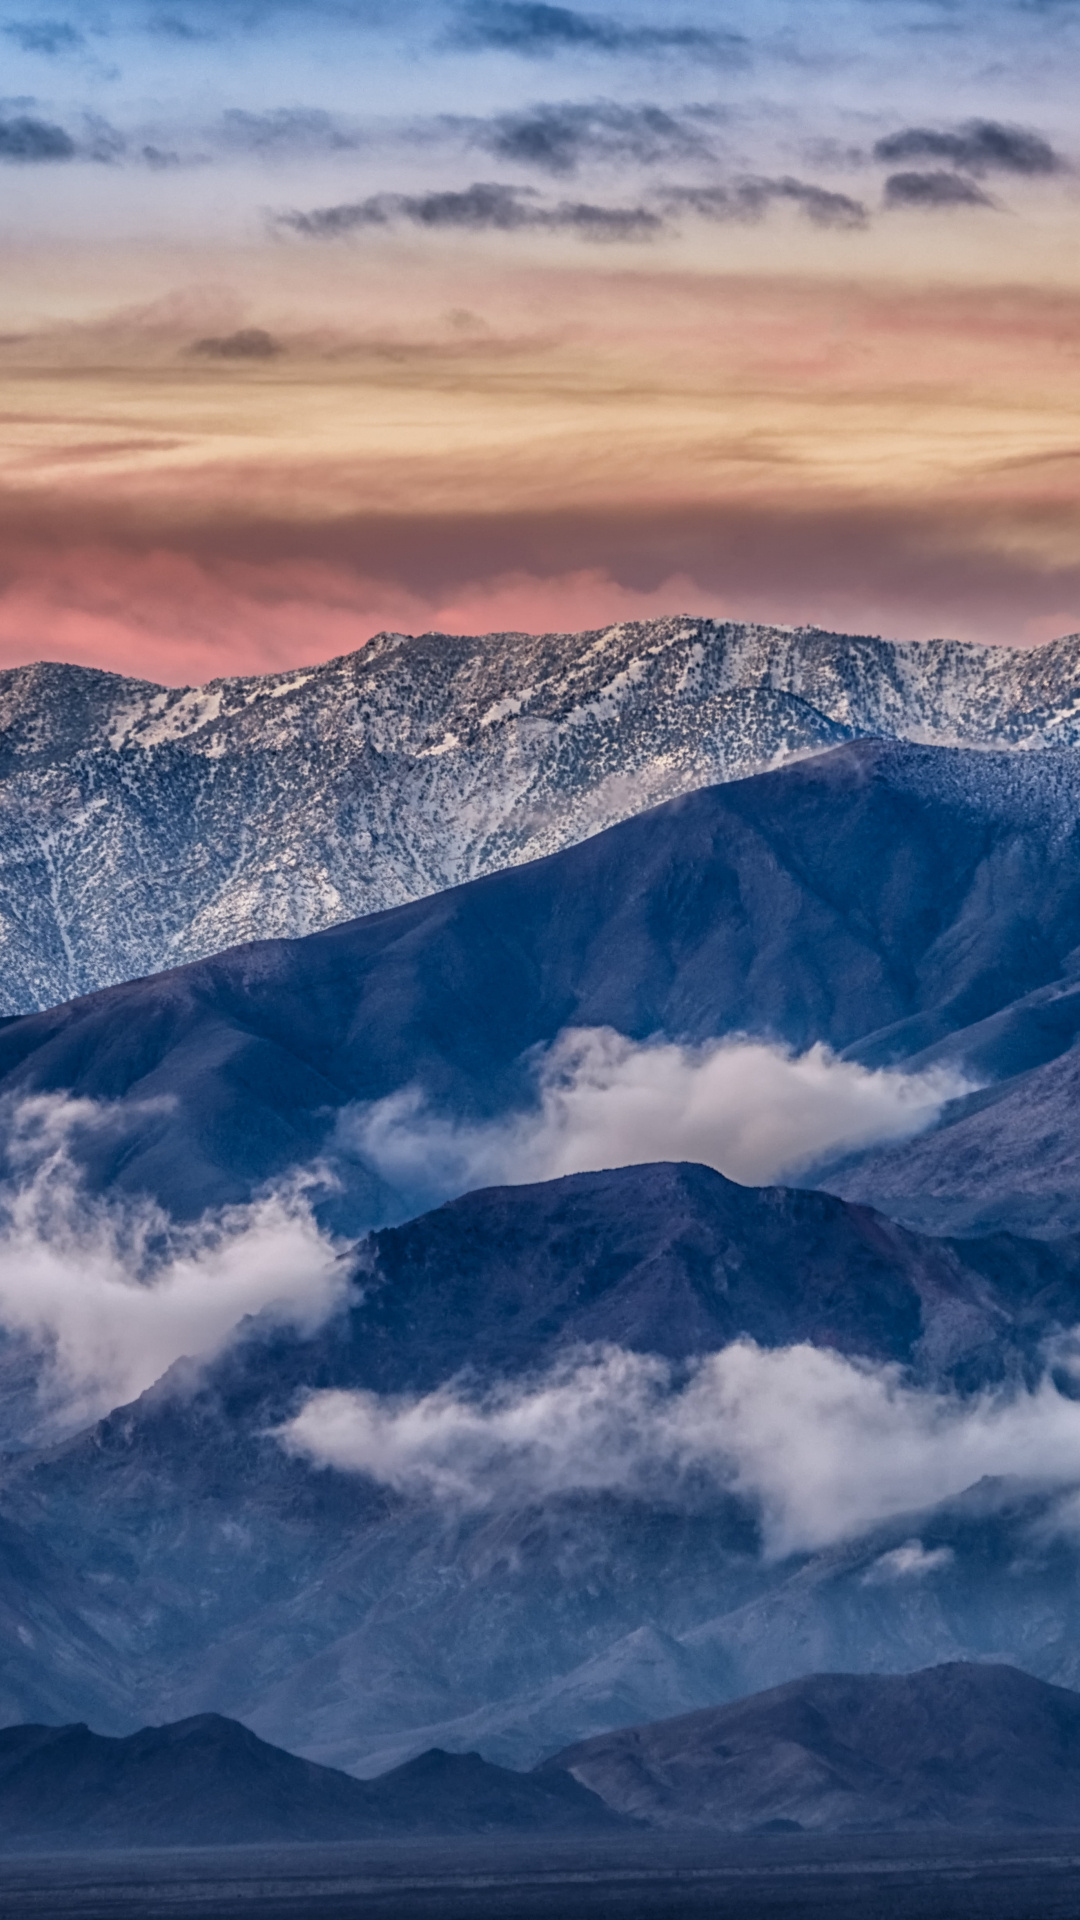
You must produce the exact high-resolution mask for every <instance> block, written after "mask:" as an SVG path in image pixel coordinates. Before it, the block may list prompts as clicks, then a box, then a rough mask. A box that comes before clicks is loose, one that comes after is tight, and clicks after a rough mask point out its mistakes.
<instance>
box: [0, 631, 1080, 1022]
mask: <svg viewBox="0 0 1080 1920" xmlns="http://www.w3.org/2000/svg"><path fill="white" fill-rule="evenodd" d="M873 734H884V735H888V736H894V737H898V738H904V739H910V740H917V741H925V742H934V743H941V744H964V745H970V746H987V745H991V744H993V745H997V746H1010V747H1013V748H1017V749H1032V748H1040V747H1044V746H1051V745H1056V746H1067V745H1072V744H1074V743H1076V742H1078V741H1080V636H1072V637H1070V638H1068V639H1064V640H1060V641H1055V642H1053V643H1051V644H1050V645H1047V646H1045V647H1041V648H1038V649H1034V650H1021V649H1000V648H992V647H975V646H965V645H961V644H960V643H958V642H954V641H928V642H889V641H883V640H879V639H875V638H872V637H866V636H861V637H860V636H845V635H838V634H830V633H825V632H823V631H820V630H819V629H816V628H796V629H791V628H777V627H764V626H758V625H741V626H740V625H733V624H721V623H716V622H712V621H708V620H700V619H689V618H681V619H665V620H656V621H650V622H643V623H636V624H621V625H617V626H613V627H610V628H606V629H604V630H603V631H600V632H590V633H584V634H546V635H539V636H533V635H527V634H489V635H486V636H483V637H481V638H462V637H460V636H456V635H444V634H427V635H422V636H420V637H419V638H409V637H407V636H403V635H400V634H392V633H387V634H380V635H378V636H377V637H376V638H375V639H373V640H371V641H370V642H369V643H368V644H367V645H366V646H365V647H363V648H362V649H360V650H359V651H358V652H356V653H353V654H347V655H344V656H342V657H340V658H338V659H335V660H331V661H328V662H327V663H326V664H325V665H323V666H320V667H315V668H310V667H306V668H303V669H300V670H294V671H290V672H284V673H278V674H269V675H265V676H256V677H251V678H246V679H225V680H218V681H214V682H211V683H210V684H209V685H207V686H205V687H194V688H192V687H188V688H164V687H160V686H155V685H153V684H152V683H150V682H145V681H138V680H129V679H125V678H123V677H121V676H119V675H115V674H108V673H103V672H100V671H97V670H93V669H87V668H80V667H72V666H63V665H56V664H51V663H39V664H37V665H35V666H30V667H20V668H13V669H9V670H8V671H6V672H4V673H0V824H2V833H0V846H2V854H0V961H2V964H3V974H4V997H3V1002H2V1003H0V1011H3V1012H7V1013H12V1012H19V1011H24V1010H27V1009H29V1008H32V1007H36V1006H42V1005H46V1004H49V1003H50V1002H56V1001H60V1000H62V999H65V998H68V997H70V996H71V995H73V994H77V993H80V992H84V991H87V990H89V989H91V988H93V987H96V986H99V985H103V984H107V983H108V982H111V981H114V980H120V979H124V978H127V977H131V976H134V975H137V974H140V973H145V972H151V971H155V970H158V969H161V968H163V967H167V966H170V965H173V964H176V963H179V962H181V961H185V960H189V959H194V958H197V957H199V956H201V955H204V954H207V953H210V952H214V951H217V950H219V949H221V948H223V947H226V946H228V945H230V944H234V943H236V942H239V941H243V940H246V939H250V938H253V937H265V936H267V935H278V934H281V935H285V934H299V933H306V932H311V931H314V930H316V929H318V928H320V927H324V926H327V925H329V924H331V923H333V922H334V921H337V920H342V919H346V918H349V917H351V916H353V915H355V914H359V913H365V912H371V911H374V910H377V909H379V908H383V907H387V906H393V905H397V904H400V903H401V902H403V901H405V900H408V899H412V898H416V897H418V896H420V895H423V894H425V893H430V892H433V891H437V890H438V889H440V888H442V887H446V886H450V885H453V884H456V883H457V882H458V881H461V880H465V879H470V878H473V877H475V876H477V875H479V874H482V873H486V872H490V871H492V870H494V869H496V868H498V867H502V866H507V865H512V864H515V863H517V862H520V861H523V860H528V859H532V858H534V857H536V856H538V855H541V854H544V853H549V852H553V851H555V850H556V849H558V848H559V847H562V846H566V845H569V844H572V843H573V842H575V841H577V840H580V839H583V838H585V837H587V836H588V835H589V834H592V833H595V832H597V831H599V830H600V829H601V828H602V827H605V826H609V825H611V824H613V823H614V822H615V821H617V820H619V819H623V818H625V817H626V816H627V815H629V814H632V813H636V812H639V811H641V810H642V809H643V808H644V807H647V806H651V805H654V804H655V803H657V802H659V801H661V800H665V799H669V798H672V797H674V796H675V795H677V794H679V793H682V792H687V791H689V790H691V789H693V788H695V787H698V786H702V785H704V784H706V783H708V782H712V781H717V780H726V779H732V778H738V777H741V776H743V775H745V774H747V773H752V772H757V771H760V770H762V769H764V768H767V767H770V766H774V765H777V764H779V763H780V762H782V761H784V760H785V759H788V758H791V757H793V756H795V755H800V754H805V753H808V752H811V753H812V752H817V751H821V750H822V749H823V748H826V747H829V746H832V745H834V744H836V743H838V742H839V741H841V740H844V739H848V738H851V737H853V736H858V735H873Z"/></svg>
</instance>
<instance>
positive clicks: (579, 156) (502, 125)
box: [471, 100, 719, 174]
mask: <svg viewBox="0 0 1080 1920" xmlns="http://www.w3.org/2000/svg"><path fill="white" fill-rule="evenodd" d="M718 117H719V116H718V114H717V113H716V112H715V111H712V112H708V111H706V110H704V109H701V108H681V109H678V110H675V111H671V110H669V109H668V108H665V107H659V106H654V105H648V104H641V105H637V106H623V105H621V104H619V103H618V102H617V101H614V100H596V101H591V102H573V101H566V102H563V103H561V104H557V103H552V104H548V105H540V106H536V107H526V108H522V109H521V110H520V111H519V112H514V113H503V114H497V115H495V116H494V118H492V119H491V120H489V121H481V122H477V123H475V124H474V125H473V128H472V133H471V140H472V144H473V145H474V146H478V147H483V148H484V149H485V151H487V152H488V153H491V154H494V155H495V157H496V158H497V159H499V160H509V161H514V162H516V163H518V164H519V165H522V166H530V167H538V168H540V169H541V170H542V171H544V172H546V173H554V174H569V173H574V172H576V170H577V169H578V168H579V167H580V166H581V165H582V164H583V163H584V162H588V161H597V160H601V161H610V160H630V161H632V162H633V163H634V164H635V165H638V166H647V167H652V166H657V165H659V164H661V163H666V162H670V161H673V160H674V161H681V160H696V159H708V158H710V157H711V155H712V152H713V147H712V143H711V141H710V140H709V137H708V132H707V127H708V124H709V121H710V120H715V119H717V118H718Z"/></svg>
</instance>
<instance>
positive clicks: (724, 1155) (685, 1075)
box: [342, 1027, 969, 1205]
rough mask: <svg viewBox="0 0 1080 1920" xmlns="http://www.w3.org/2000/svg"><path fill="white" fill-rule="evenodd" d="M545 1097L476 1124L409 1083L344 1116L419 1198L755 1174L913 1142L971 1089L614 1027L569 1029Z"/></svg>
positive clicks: (949, 1076)
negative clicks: (603, 1178) (648, 1169)
mask: <svg viewBox="0 0 1080 1920" xmlns="http://www.w3.org/2000/svg"><path fill="white" fill-rule="evenodd" d="M536 1087H537V1105H536V1108H535V1109H534V1110H533V1111H531V1112H527V1113H524V1114H518V1115H515V1116H510V1117H509V1118H506V1119H502V1120H499V1121H497V1122H491V1123H488V1124H484V1125H472V1126H470V1125H466V1124H462V1123H460V1122H456V1121H454V1120H450V1119H447V1118H445V1117H443V1116H441V1115H439V1114H436V1113H433V1112H432V1111H430V1110H429V1109H428V1108H427V1106H426V1105H425V1103H424V1100H423V1098H422V1096H421V1095H420V1093H419V1092H418V1091H417V1090H416V1089H414V1088H407V1089H405V1090H404V1091H402V1092H401V1093H398V1094H394V1095H392V1096H391V1097H390V1098H389V1099H387V1100H382V1101H380V1102H378V1103H377V1104H376V1105H375V1106H373V1107H369V1108H366V1109H361V1110H360V1111H358V1112H355V1113H353V1114H352V1115H350V1116H349V1117H348V1118H347V1119H346V1120H345V1121H343V1122H342V1132H343V1136H344V1137H345V1138H347V1140H348V1141H349V1143H350V1144H351V1145H352V1146H353V1147H354V1148H356V1149H359V1151H360V1152H361V1153H362V1154H363V1155H364V1156H365V1158H367V1159H368V1160H370V1161H371V1162H372V1163H373V1164H374V1165H375V1166H376V1167H377V1169H378V1171H379V1173H380V1174H381V1175H382V1177H383V1178H384V1179H385V1180H386V1181H388V1182H389V1184H390V1185H391V1186H392V1187H394V1188H395V1189H396V1190H397V1191H399V1192H400V1193H402V1194H403V1195H407V1196H409V1198H410V1199H411V1200H413V1201H414V1202H418V1203H421V1204H427V1205H434V1204H435V1203H436V1202H437V1201H439V1200H442V1199H445V1198H447V1197H448V1196H449V1195H451V1194H457V1193H463V1192H466V1191H468V1190H469V1189H471V1188H475V1187H481V1186H495V1185H500V1184H503V1183H511V1184H512V1183H514V1182H519V1181H531V1180H550V1179H555V1178H557V1177H558V1176H560V1175H562V1174H567V1173H586V1172H591V1171H595V1170H596V1169H599V1168H602V1167H622V1166H634V1165H646V1164H648V1163H649V1162H651V1161H657V1160H690V1161H697V1162H699V1163H700V1164H702V1165H704V1166H709V1167H715V1168H716V1169H717V1171H718V1172H720V1173H724V1174H727V1176H728V1177H729V1178H730V1179H733V1180H738V1181H740V1182H742V1183H743V1184H744V1185H750V1186H760V1185H767V1184H769V1183H770V1182H773V1181H777V1180H780V1179H782V1178H791V1177H793V1176H797V1175H798V1174H799V1173H804V1172H806V1170H807V1169H808V1168H810V1167H811V1166H812V1165H813V1164H814V1162H815V1161H818V1160H821V1159H822V1158H823V1157H824V1156H826V1155H831V1154H835V1153H840V1152H846V1151H850V1150H854V1149H856V1148H859V1147H865V1146H869V1145H871V1144H873V1143H876V1142H878V1141H884V1140H898V1139H904V1138H906V1137H908V1136H909V1135H911V1134H915V1133H919V1132H921V1131H922V1130H923V1128H925V1127H926V1126H928V1125H930V1123H931V1122H932V1121H933V1120H935V1119H936V1118H937V1115H938V1114H939V1113H940V1111H941V1108H942V1106H943V1105H944V1103H945V1101H946V1100H949V1099H952V1098H954V1097H955V1096H956V1095H958V1094H960V1093H964V1092H966V1091H968V1090H969V1083H968V1082H967V1081H966V1080H964V1079H963V1078H962V1076H961V1075H959V1074H958V1073H956V1072H954V1071H952V1070H948V1069H943V1068H940V1067H937V1068H934V1069H933V1070H932V1071H930V1072H928V1073H920V1074H905V1073H902V1072H899V1071H893V1070H890V1069H884V1068H882V1069H877V1070H875V1071H870V1070H869V1069H868V1068H866V1067H861V1066H858V1065H856V1064H855V1063H853V1062H850V1061H844V1060H838V1059H837V1058H836V1057H835V1056H834V1055H833V1054H831V1053H830V1052H829V1050H828V1048H827V1047H824V1046H821V1045H817V1046H814V1047H811V1048H810V1050H809V1051H808V1052H807V1053H804V1054H802V1055H799V1056H796V1055H793V1054H790V1053H788V1052H786V1051H785V1050H784V1049H783V1048H782V1047H777V1046H769V1045H766V1044H765V1043H764V1042H762V1041H755V1040H745V1039H736V1040H725V1041H718V1042H713V1043H710V1044H708V1045H706V1046H702V1047H681V1046H674V1045H671V1044H655V1045H648V1046H639V1045H635V1043H634V1042H632V1041H630V1040H627V1039H625V1038H624V1037H623V1036H622V1035H621V1034H617V1033H614V1032H613V1031H612V1030H611V1029H610V1028H605V1027H601V1028H592V1029H585V1030H578V1031H574V1030H571V1031H569V1032H566V1033H564V1034H563V1035H561V1036H560V1038H559V1040H558V1041H557V1042H556V1044H555V1045H554V1046H553V1047H552V1048H551V1049H550V1051H549V1052H548V1053H546V1054H545V1055H543V1056H542V1057H541V1058H540V1059H539V1060H538V1062H537V1068H536Z"/></svg>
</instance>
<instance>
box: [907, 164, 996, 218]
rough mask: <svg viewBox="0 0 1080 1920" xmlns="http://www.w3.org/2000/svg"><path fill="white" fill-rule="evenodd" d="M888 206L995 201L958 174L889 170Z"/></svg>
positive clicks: (980, 204)
mask: <svg viewBox="0 0 1080 1920" xmlns="http://www.w3.org/2000/svg"><path fill="white" fill-rule="evenodd" d="M885 205H886V206H887V207H926V208H931V209H932V208H935V207H940V208H946V209H947V208H949V207H994V206H996V205H997V202H996V201H995V200H992V199H991V198H990V195H989V194H988V193H984V192H983V190H982V188H981V187H977V186H976V185H975V182H974V180H966V179H965V178H964V176H963V174H961V173H946V172H945V171H944V170H940V171H937V172H934V173H891V174H890V175H889V178H888V179H887V180H886V182H885Z"/></svg>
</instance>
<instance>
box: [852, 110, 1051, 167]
mask: <svg viewBox="0 0 1080 1920" xmlns="http://www.w3.org/2000/svg"><path fill="white" fill-rule="evenodd" d="M874 158H875V160H881V161H884V162H886V163H887V164H889V165H892V164H893V163H895V162H896V161H897V160H901V161H902V160H944V161H947V162H948V163H949V165H951V166H954V167H958V168H960V169H961V170H962V171H963V172H964V173H972V174H975V176H976V177H977V178H979V179H981V178H982V177H983V175H985V174H987V173H1017V174H1026V175H1028V176H1032V175H1037V174H1048V173H1063V172H1064V171H1065V170H1066V166H1065V161H1064V160H1063V159H1062V157H1061V155H1060V154H1059V153H1056V152H1055V151H1054V148H1053V147H1052V146H1051V145H1050V143H1049V141H1048V140H1044V139H1043V137H1042V135H1041V134H1039V133H1033V132H1032V131H1031V129H1030V128H1028V127H1010V126H1005V125H1004V124H1003V123H1002V122H1001V121H999V120H966V121H965V122H964V123H963V125H962V126H960V127H956V128H954V129H952V130H951V131H949V130H940V129H936V128H933V127H904V128H903V129H902V130H901V131H900V132H899V133H890V134H889V135H887V137H886V138H885V139H884V140H879V141H878V142H877V143H876V145H875V147H874Z"/></svg>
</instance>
